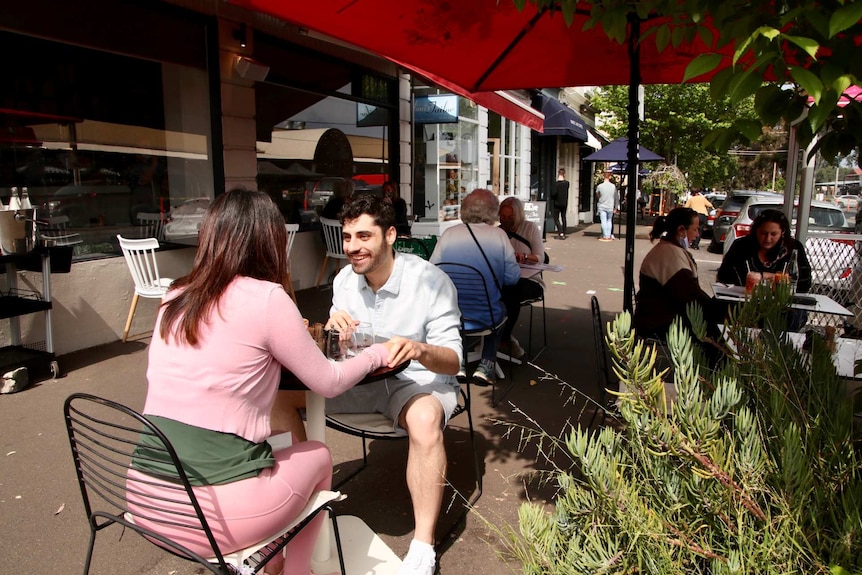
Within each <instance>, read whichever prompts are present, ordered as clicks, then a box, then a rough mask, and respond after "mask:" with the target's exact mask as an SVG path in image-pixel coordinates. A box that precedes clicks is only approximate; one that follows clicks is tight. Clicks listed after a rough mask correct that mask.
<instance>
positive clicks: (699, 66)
mask: <svg viewBox="0 0 862 575" xmlns="http://www.w3.org/2000/svg"><path fill="white" fill-rule="evenodd" d="M720 63H721V55H719V54H701V55H699V56H698V57H697V58H695V59H694V60H692V61H691V62H689V63H688V66H686V67H685V76H684V77H683V79H682V81H683V82H687V81H689V80H691V79H692V78H697V77H699V76H703V75H704V74H707V73H709V72H712V71H713V70H715V68H716V67H717V66H718V65H719V64H720Z"/></svg>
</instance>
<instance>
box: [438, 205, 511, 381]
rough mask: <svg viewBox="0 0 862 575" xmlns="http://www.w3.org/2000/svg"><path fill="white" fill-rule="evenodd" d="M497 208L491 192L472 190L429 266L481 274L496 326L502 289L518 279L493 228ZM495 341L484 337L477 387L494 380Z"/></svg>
mask: <svg viewBox="0 0 862 575" xmlns="http://www.w3.org/2000/svg"><path fill="white" fill-rule="evenodd" d="M499 209H500V203H499V201H498V200H497V196H495V195H494V194H493V192H491V191H489V190H484V189H477V190H473V191H472V192H470V193H469V194H468V195H467V197H465V198H464V199H463V200H462V201H461V222H462V223H461V224H458V225H456V226H452V227H451V228H448V229H447V230H446V231H445V232H443V234H442V235H441V236H440V239H439V240H438V241H437V245H436V247H435V248H434V253H433V254H431V263H433V264H439V263H442V262H448V263H458V264H466V265H469V266H472V267H474V268H476V269H478V270H479V271H480V272H481V273H482V275H483V276H484V279H485V285H486V286H487V288H488V293H489V294H491V306H492V309H493V319H494V320H496V323H497V324H499V323H500V322H501V320H502V319H503V318H504V317H505V316H506V306H505V304H504V303H503V297H502V291H503V286H509V285H514V284H517V283H518V280H519V279H520V278H521V270H520V268H519V267H518V262H517V261H516V260H515V251H514V250H513V249H512V244H511V242H510V241H509V237H508V236H507V235H506V232H504V231H503V230H502V229H500V228H498V227H497V215H498V211H499ZM475 319H477V320H480V321H484V322H490V321H491V320H492V318H491V317H486V318H485V317H483V318H475ZM465 327H467V328H468V329H469V328H471V327H476V326H471V325H470V324H469V323H467V325H466V326H465ZM498 338H499V333H495V334H494V335H492V336H487V337H485V341H484V343H483V345H482V359H481V360H480V361H479V365H478V366H477V367H476V371H475V372H474V373H473V378H474V379H475V380H478V381H477V383H479V384H493V383H494V381H495V380H496V373H497V369H496V358H497V342H498Z"/></svg>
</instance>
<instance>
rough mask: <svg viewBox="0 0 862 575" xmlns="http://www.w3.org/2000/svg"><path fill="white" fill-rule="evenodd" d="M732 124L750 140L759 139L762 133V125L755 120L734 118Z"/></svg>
mask: <svg viewBox="0 0 862 575" xmlns="http://www.w3.org/2000/svg"><path fill="white" fill-rule="evenodd" d="M733 126H734V127H735V128H736V129H737V130H739V131H740V132H741V133H742V135H743V136H745V137H746V138H748V139H749V140H751V141H755V140H758V139H760V136H761V134H762V133H763V125H762V124H761V123H760V122H758V121H757V120H746V119H744V118H743V119H739V120H736V121H735V122H734V123H733Z"/></svg>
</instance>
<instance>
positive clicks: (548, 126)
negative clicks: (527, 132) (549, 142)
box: [534, 94, 587, 142]
mask: <svg viewBox="0 0 862 575" xmlns="http://www.w3.org/2000/svg"><path fill="white" fill-rule="evenodd" d="M536 100H537V102H534V105H535V104H538V107H539V109H540V110H542V114H544V115H545V130H544V132H542V135H543V136H568V137H570V138H574V139H575V140H578V141H580V142H586V141H587V125H586V123H585V122H584V119H583V118H581V117H580V116H579V115H578V113H577V112H575V111H574V110H572V109H571V108H569V107H568V106H566V105H565V104H563V103H562V102H560V101H559V100H557V99H555V98H549V97H548V96H545V95H544V94H539V95H538V96H536Z"/></svg>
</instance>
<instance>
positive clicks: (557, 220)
mask: <svg viewBox="0 0 862 575" xmlns="http://www.w3.org/2000/svg"><path fill="white" fill-rule="evenodd" d="M554 225H555V226H556V227H557V233H558V234H565V233H566V228H567V227H568V225H567V224H566V206H554ZM534 283H535V282H534Z"/></svg>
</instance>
